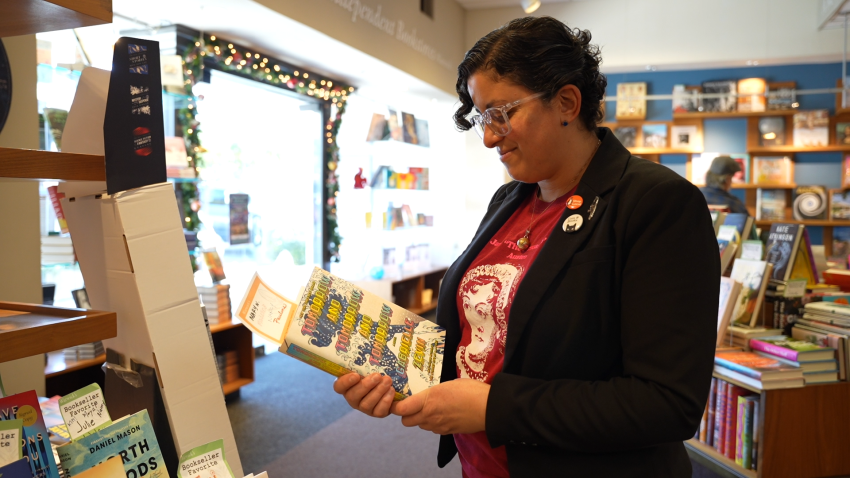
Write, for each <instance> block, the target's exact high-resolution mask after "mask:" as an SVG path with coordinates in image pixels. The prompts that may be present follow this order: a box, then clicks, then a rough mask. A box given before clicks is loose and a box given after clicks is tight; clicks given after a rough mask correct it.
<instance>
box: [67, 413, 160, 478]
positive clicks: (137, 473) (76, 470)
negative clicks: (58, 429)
mask: <svg viewBox="0 0 850 478" xmlns="http://www.w3.org/2000/svg"><path fill="white" fill-rule="evenodd" d="M56 451H57V453H58V454H59V461H60V462H61V463H62V469H63V470H65V472H66V474H67V476H69V477H72V476H76V475H78V474H80V473H82V472H84V471H86V470H88V469H89V468H92V467H94V466H96V465H98V464H100V463H102V462H104V461H106V460H108V459H109V458H111V457H113V456H116V455H120V456H121V457H122V458H123V461H124V471H125V473H126V474H127V478H141V477H146V478H168V476H169V474H168V470H167V469H166V466H165V461H164V460H163V458H162V453H161V452H160V449H159V442H158V441H157V439H156V434H155V433H154V431H153V426H152V425H151V420H150V416H149V415H148V411H147V409H143V410H142V411H140V412H137V413H134V414H132V415H127V416H125V417H124V418H121V419H120V420H117V421H115V422H113V423H112V424H111V425H109V426H107V427H104V428H101V429H100V430H97V431H95V432H94V433H92V434H90V435H86V436H84V437H82V438H79V439H78V440H76V441H72V442H70V443H67V444H65V445H62V446H60V447H58V448H57V450H56Z"/></svg>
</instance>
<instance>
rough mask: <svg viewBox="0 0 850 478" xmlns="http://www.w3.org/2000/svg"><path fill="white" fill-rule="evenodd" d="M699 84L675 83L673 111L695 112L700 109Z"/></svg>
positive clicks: (700, 89) (700, 90)
mask: <svg viewBox="0 0 850 478" xmlns="http://www.w3.org/2000/svg"><path fill="white" fill-rule="evenodd" d="M701 92H702V87H701V86H699V85H673V113H694V112H697V111H699V110H700V108H699V107H700V99H699V94H700V93H701Z"/></svg>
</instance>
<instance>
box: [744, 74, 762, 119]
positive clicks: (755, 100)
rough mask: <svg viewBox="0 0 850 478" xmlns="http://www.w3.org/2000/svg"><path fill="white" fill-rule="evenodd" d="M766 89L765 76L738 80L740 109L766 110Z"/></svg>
mask: <svg viewBox="0 0 850 478" xmlns="http://www.w3.org/2000/svg"><path fill="white" fill-rule="evenodd" d="M766 91H767V83H766V82H765V81H764V78H745V79H743V80H738V111H764V110H765V109H766V107H767V101H766V98H765V96H764V94H765V92H766Z"/></svg>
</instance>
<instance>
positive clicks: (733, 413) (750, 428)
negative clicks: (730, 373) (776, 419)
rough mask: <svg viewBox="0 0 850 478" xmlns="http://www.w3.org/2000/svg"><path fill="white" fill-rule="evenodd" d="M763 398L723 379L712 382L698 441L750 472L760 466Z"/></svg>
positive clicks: (712, 380) (714, 379)
mask: <svg viewBox="0 0 850 478" xmlns="http://www.w3.org/2000/svg"><path fill="white" fill-rule="evenodd" d="M759 406H760V404H759V395H758V394H756V393H753V392H751V391H749V390H747V389H745V388H743V387H739V386H737V385H735V384H732V383H729V382H727V381H725V380H722V379H719V378H713V379H711V392H710V395H709V398H708V405H707V406H706V409H705V412H704V413H703V419H702V421H701V422H700V428H699V431H698V432H697V437H696V438H697V439H698V440H699V441H701V442H703V443H705V444H706V445H708V446H711V447H713V448H714V449H715V450H717V452H718V453H720V454H721V455H724V456H726V457H727V458H729V459H730V460H735V462H736V463H737V464H739V465H740V466H741V467H743V468H745V469H747V470H755V469H756V463H757V462H758V429H759V426H758V415H759Z"/></svg>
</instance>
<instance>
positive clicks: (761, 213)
mask: <svg viewBox="0 0 850 478" xmlns="http://www.w3.org/2000/svg"><path fill="white" fill-rule="evenodd" d="M786 207H788V203H787V202H786V200H785V190H783V189H761V188H759V189H757V190H756V220H758V221H783V220H785V208H786Z"/></svg>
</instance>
